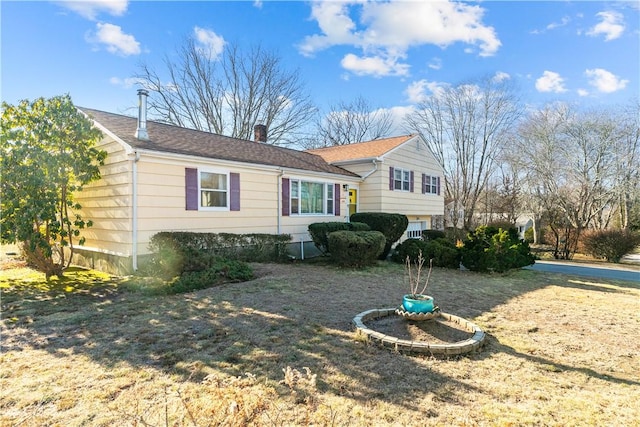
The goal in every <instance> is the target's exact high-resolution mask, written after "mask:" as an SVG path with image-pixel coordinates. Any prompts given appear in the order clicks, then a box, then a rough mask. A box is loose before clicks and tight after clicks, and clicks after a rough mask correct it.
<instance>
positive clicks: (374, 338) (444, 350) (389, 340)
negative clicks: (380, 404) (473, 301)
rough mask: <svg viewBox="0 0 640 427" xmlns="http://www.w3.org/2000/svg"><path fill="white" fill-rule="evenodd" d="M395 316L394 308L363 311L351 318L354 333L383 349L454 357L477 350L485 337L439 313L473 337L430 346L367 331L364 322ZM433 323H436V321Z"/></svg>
mask: <svg viewBox="0 0 640 427" xmlns="http://www.w3.org/2000/svg"><path fill="white" fill-rule="evenodd" d="M391 315H394V316H395V315H396V308H395V307H394V308H382V309H372V310H367V311H363V312H362V313H360V314H358V315H357V316H356V317H354V318H353V324H354V326H355V327H356V333H357V335H358V336H359V337H363V336H364V337H365V338H367V339H368V340H369V341H371V342H374V343H377V344H380V345H382V346H383V347H389V348H392V349H394V350H396V351H406V352H412V353H428V354H437V355H448V356H454V355H459V354H466V353H470V352H472V351H476V350H478V349H479V348H480V347H481V346H482V344H483V342H484V339H485V337H486V334H485V333H484V331H483V330H482V329H480V327H479V326H478V325H476V324H475V323H472V322H469V321H468V320H466V319H463V318H462V317H458V316H454V315H453V314H448V313H440V317H442V318H444V319H445V320H448V321H450V322H455V323H457V324H458V325H460V326H462V327H463V328H464V329H466V330H467V331H469V332H470V333H473V336H472V337H471V338H469V339H467V340H464V341H458V342H454V343H447V344H431V343H429V342H425V341H411V340H403V339H400V338H397V337H393V336H390V335H385V334H383V333H381V332H376V331H374V330H373V329H369V328H368V327H367V326H366V325H365V322H366V321H368V320H375V319H379V318H381V317H386V316H391ZM433 321H435V322H438V319H434V320H433Z"/></svg>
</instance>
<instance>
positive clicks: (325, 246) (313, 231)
mask: <svg viewBox="0 0 640 427" xmlns="http://www.w3.org/2000/svg"><path fill="white" fill-rule="evenodd" d="M341 230H346V231H369V230H371V227H369V226H368V225H367V224H365V223H363V222H315V223H313V224H309V234H310V235H311V240H313V244H314V245H315V246H316V248H318V250H319V251H320V252H322V253H323V254H327V253H329V252H331V251H330V250H329V233H333V232H334V231H341Z"/></svg>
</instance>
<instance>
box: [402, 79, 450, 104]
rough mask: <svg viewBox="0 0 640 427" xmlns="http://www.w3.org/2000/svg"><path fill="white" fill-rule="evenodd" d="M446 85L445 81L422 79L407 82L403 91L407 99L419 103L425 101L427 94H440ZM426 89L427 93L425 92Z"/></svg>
mask: <svg viewBox="0 0 640 427" xmlns="http://www.w3.org/2000/svg"><path fill="white" fill-rule="evenodd" d="M447 86H448V84H447V83H442V82H430V81H427V80H424V79H422V80H417V81H415V82H413V83H411V84H409V86H407V88H406V89H405V91H404V93H405V94H406V95H407V101H409V102H410V103H412V104H419V103H420V102H423V101H425V100H426V99H427V97H428V96H429V95H434V96H438V95H440V94H441V93H442V91H443V89H444V88H445V87H447ZM427 91H428V92H429V93H427Z"/></svg>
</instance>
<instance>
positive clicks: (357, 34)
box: [298, 0, 501, 75]
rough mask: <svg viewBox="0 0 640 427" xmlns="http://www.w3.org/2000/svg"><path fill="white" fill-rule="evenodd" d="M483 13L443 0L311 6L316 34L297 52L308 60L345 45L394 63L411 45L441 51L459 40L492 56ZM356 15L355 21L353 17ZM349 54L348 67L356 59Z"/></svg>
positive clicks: (494, 40) (356, 0)
mask: <svg viewBox="0 0 640 427" xmlns="http://www.w3.org/2000/svg"><path fill="white" fill-rule="evenodd" d="M483 13H484V9H482V8H481V7H480V6H477V5H470V4H466V3H458V2H455V3H454V2H448V1H437V2H436V1H423V2H404V1H401V2H378V1H370V0H364V1H361V0H353V1H345V2H336V1H323V2H314V3H313V4H312V8H311V18H312V19H314V20H315V21H317V23H318V26H319V27H320V34H314V35H310V36H307V37H305V38H304V40H303V41H302V43H301V44H300V45H299V46H298V48H299V51H300V53H302V54H303V55H306V56H311V55H313V54H314V53H316V52H318V51H320V50H323V49H328V48H330V47H332V46H337V45H347V46H353V47H354V48H357V49H360V50H361V51H362V53H361V55H360V57H361V58H373V57H377V58H378V59H379V60H380V61H381V62H383V63H386V64H390V63H393V64H395V63H396V62H397V61H396V59H397V58H404V57H406V52H407V51H408V50H409V48H410V47H413V46H420V45H424V44H433V45H437V46H440V47H442V48H445V47H447V46H449V45H451V44H453V43H458V42H459V43H464V44H466V45H467V46H471V47H473V49H471V50H472V51H474V52H477V53H478V54H479V55H480V56H491V55H493V54H495V53H496V52H497V50H498V49H499V47H500V45H501V42H500V40H499V39H498V37H497V35H496V33H495V31H494V29H493V27H488V26H485V25H483V24H482V17H483ZM355 14H358V19H357V22H356V20H354V18H352V15H355ZM349 55H351V56H350V57H349V60H348V61H346V62H347V63H349V62H350V61H351V60H352V59H353V58H357V56H356V55H355V54H353V53H351V54H349ZM345 59H346V57H345ZM345 59H343V62H345ZM400 65H405V64H400ZM388 71H389V73H391V74H396V75H397V74H398V69H397V67H396V66H390V67H388Z"/></svg>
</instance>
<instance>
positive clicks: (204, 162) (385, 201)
mask: <svg viewBox="0 0 640 427" xmlns="http://www.w3.org/2000/svg"><path fill="white" fill-rule="evenodd" d="M142 98H144V96H142V95H141V108H140V113H139V117H138V118H134V117H128V116H123V115H119V114H112V113H108V112H104V111H98V110H93V109H89V108H79V110H80V111H82V112H83V113H84V114H86V115H87V116H88V117H89V118H90V119H92V120H93V121H94V124H95V126H96V127H97V128H99V129H100V130H102V132H103V133H104V135H105V136H104V138H103V140H102V141H100V143H99V146H100V148H102V149H103V150H105V151H107V153H108V155H107V158H106V161H105V164H104V166H103V167H102V169H101V173H102V178H101V179H100V180H99V181H97V182H94V183H92V184H91V185H89V186H87V187H85V189H84V190H83V191H82V192H80V193H78V194H77V195H76V199H77V200H78V202H80V204H81V205H82V206H83V212H82V214H83V217H85V218H87V219H91V220H92V221H93V227H91V228H89V229H87V230H85V231H84V233H83V235H84V236H85V237H86V242H85V244H84V246H80V247H78V248H77V251H76V252H77V254H78V256H77V260H76V261H77V262H79V263H81V264H84V265H89V266H91V267H94V268H99V269H101V270H104V271H111V272H119V273H122V272H126V271H131V270H136V269H137V268H138V264H139V262H140V260H141V259H143V258H144V256H145V255H147V254H148V253H149V250H148V244H149V241H150V239H151V237H152V236H153V235H154V234H156V233H158V232H160V231H193V232H214V233H236V234H243V233H268V234H290V235H291V236H292V245H291V248H290V249H291V253H292V254H293V255H295V256H297V257H300V256H304V253H305V251H306V252H307V254H308V253H309V252H311V249H312V248H313V245H312V244H311V242H310V240H311V239H310V236H309V234H308V231H307V227H308V226H309V224H311V223H314V222H327V221H348V220H349V215H350V214H351V213H354V212H398V213H403V214H405V215H407V216H408V217H409V220H410V226H409V229H408V231H407V237H411V236H418V235H419V233H420V232H421V230H424V229H429V228H438V227H440V222H438V221H441V218H442V215H443V211H444V199H443V197H442V196H441V193H440V179H441V176H442V171H441V169H440V167H439V166H438V165H437V163H436V161H435V159H434V158H433V155H432V154H431V152H430V151H429V149H428V148H427V146H426V144H425V143H424V141H423V140H422V139H421V137H419V136H417V135H406V136H399V137H394V138H386V139H379V140H375V141H370V142H361V143H357V144H351V145H347V146H341V147H332V148H326V149H320V150H311V151H306V152H305V151H299V150H293V149H288V148H282V147H277V146H274V145H269V144H265V143H264V141H266V131H265V129H264V127H263V126H256V132H255V133H256V141H248V140H240V139H235V138H230V137H226V136H222V135H216V134H212V133H208V132H202V131H196V130H192V129H186V128H182V127H178V126H173V125H168V124H163V123H158V122H153V121H148V122H147V120H146V107H145V104H146V98H145V99H142ZM436 219H437V220H438V221H436Z"/></svg>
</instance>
